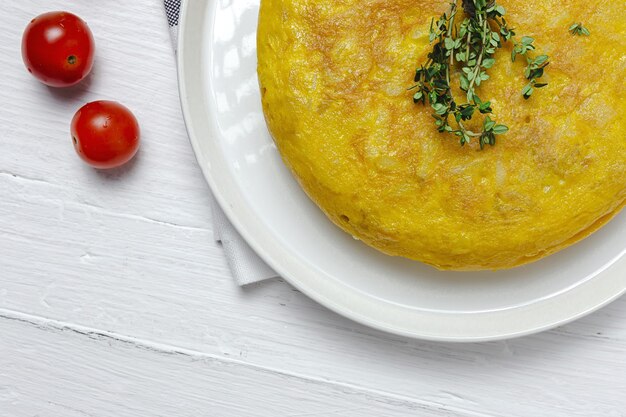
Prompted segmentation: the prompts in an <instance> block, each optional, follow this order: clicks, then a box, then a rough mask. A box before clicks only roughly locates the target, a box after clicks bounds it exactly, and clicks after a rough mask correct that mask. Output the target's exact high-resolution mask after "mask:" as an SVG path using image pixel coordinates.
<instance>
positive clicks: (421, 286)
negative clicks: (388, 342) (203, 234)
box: [178, 0, 626, 341]
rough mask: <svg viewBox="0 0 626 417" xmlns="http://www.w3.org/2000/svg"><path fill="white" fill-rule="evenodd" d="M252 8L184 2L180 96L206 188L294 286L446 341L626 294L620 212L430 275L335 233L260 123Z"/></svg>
mask: <svg viewBox="0 0 626 417" xmlns="http://www.w3.org/2000/svg"><path fill="white" fill-rule="evenodd" d="M257 16H258V0H212V1H207V0H186V1H185V2H184V7H183V11H182V15H181V26H180V41H179V62H178V66H179V75H180V93H181V99H182V106H183V112H184V116H185V120H186V123H187V128H188V130H189V135H190V137H191V143H192V145H193V148H194V150H195V152H196V155H197V158H198V162H199V163H200V165H201V167H202V170H203V172H204V174H205V176H206V179H207V181H208V182H209V184H210V186H211V188H212V190H213V192H214V194H215V197H216V198H217V199H218V201H219V203H220V204H221V206H222V207H223V209H224V211H225V212H226V214H227V216H228V217H229V219H230V220H231V221H232V223H233V224H234V225H235V227H236V228H237V230H238V231H239V232H240V233H241V235H242V236H243V237H244V238H245V239H246V240H247V242H248V243H249V244H250V245H251V246H252V248H253V249H254V250H255V251H256V252H257V253H258V254H259V255H260V256H261V257H262V258H263V259H264V260H265V261H266V262H267V263H268V264H269V265H271V266H272V267H273V268H274V269H275V270H276V271H277V272H278V273H279V274H280V275H282V276H283V277H284V278H285V279H287V280H288V281H289V282H290V283H292V284H293V285H294V286H296V287H297V288H299V289H300V290H301V291H303V292H304V293H306V294H307V295H309V296H310V297H311V298H313V299H315V300H317V301H318V302H319V303H321V304H323V305H325V306H327V307H328V308H330V309H332V310H334V311H336V312H338V313H340V314H342V315H344V316H347V317H349V318H351V319H354V320H356V321H358V322H360V323H363V324H366V325H368V326H372V327H375V328H378V329H382V330H385V331H388V332H392V333H396V334H401V335H405V336H410V337H416V338H422V339H431V340H446V341H479V340H493V339H503V338H509V337H514V336H521V335H525V334H529V333H534V332H538V331H541V330H545V329H549V328H552V327H554V326H557V325H560V324H564V323H566V322H569V321H571V320H574V319H576V318H579V317H581V316H583V315H585V314H588V313H590V312H591V311H594V310H596V309H598V308H600V307H601V306H603V305H605V304H607V303H609V302H610V301H612V300H614V299H616V298H617V297H619V296H620V295H621V294H623V293H624V292H625V291H626V256H624V255H625V254H626V213H622V214H621V215H620V216H618V217H617V218H616V219H614V220H613V221H612V222H611V223H610V224H609V225H608V226H606V227H604V228H603V229H602V230H601V231H599V232H598V233H596V234H595V235H593V236H592V237H590V238H588V239H586V240H585V241H583V242H582V243H579V244H577V245H575V246H573V247H571V248H569V249H567V250H565V251H562V252H560V253H558V254H556V255H553V256H551V257H549V258H547V259H544V260H542V261H539V262H537V263H534V264H532V265H529V266H526V267H522V268H518V269H514V270H511V271H504V272H479V273H452V272H447V273H446V272H438V271H435V270H434V269H432V268H431V267H428V266H426V265H423V264H421V263H419V262H414V261H409V260H405V259H400V258H393V257H389V256H386V255H383V254H381V253H379V252H377V251H375V250H374V249H371V248H369V247H367V246H366V245H364V244H363V243H361V242H359V241H356V240H354V239H352V238H351V237H350V236H348V235H347V234H345V233H344V232H343V231H341V230H339V229H338V228H337V227H336V226H334V225H333V224H332V223H331V222H330V221H329V220H327V219H326V217H324V215H323V214H322V212H321V211H320V210H319V209H318V208H317V207H316V206H315V205H314V204H313V203H312V202H311V201H310V200H309V199H308V198H307V197H306V195H305V194H304V192H303V191H302V190H301V189H300V187H299V186H298V184H297V183H296V181H295V180H294V179H293V177H292V176H291V174H290V172H289V171H288V170H287V168H286V167H285V166H284V165H283V163H282V161H281V158H280V156H279V154H278V152H277V150H276V148H275V147H274V144H273V142H272V139H271V137H270V135H269V133H268V131H267V127H266V125H265V121H264V118H263V113H262V110H261V104H260V96H259V89H258V82H257V75H256V27H257Z"/></svg>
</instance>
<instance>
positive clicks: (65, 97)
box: [42, 71, 94, 102]
mask: <svg viewBox="0 0 626 417" xmlns="http://www.w3.org/2000/svg"><path fill="white" fill-rule="evenodd" d="M93 73H94V72H93V71H91V72H90V73H89V75H87V76H86V77H85V78H84V79H83V80H82V81H81V82H79V83H78V84H76V85H73V86H71V87H50V86H47V85H45V84H42V85H44V86H45V87H46V88H47V89H48V91H49V92H50V95H51V96H52V98H54V99H55V100H58V101H63V102H71V101H73V100H81V101H82V97H83V96H84V95H85V94H87V93H88V92H89V87H90V86H91V84H92V82H93Z"/></svg>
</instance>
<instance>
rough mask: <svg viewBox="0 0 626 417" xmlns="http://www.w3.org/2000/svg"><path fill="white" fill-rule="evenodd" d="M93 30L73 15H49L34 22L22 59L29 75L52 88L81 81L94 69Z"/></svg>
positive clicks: (30, 27)
mask: <svg viewBox="0 0 626 417" xmlns="http://www.w3.org/2000/svg"><path fill="white" fill-rule="evenodd" d="M95 47H96V46H95V42H94V39H93V35H92V34H91V30H89V27H88V26H87V24H86V23H85V22H84V21H83V20H82V19H81V18H80V17H78V16H76V15H73V14H72V13H69V12H49V13H44V14H42V15H39V16H37V17H36V18H34V19H33V20H31V21H30V23H29V24H28V26H27V27H26V30H25V31H24V35H23V37H22V58H23V59H24V64H25V65H26V68H27V69H28V71H29V72H30V73H31V74H33V75H34V76H35V77H36V78H38V79H39V81H41V82H42V83H44V84H46V85H49V86H51V87H67V86H70V85H74V84H76V83H78V82H79V81H81V80H82V79H83V78H85V77H86V76H87V74H89V71H91V67H92V66H93V56H94V52H95Z"/></svg>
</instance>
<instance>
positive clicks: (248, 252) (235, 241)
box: [164, 0, 278, 286]
mask: <svg viewBox="0 0 626 417" xmlns="http://www.w3.org/2000/svg"><path fill="white" fill-rule="evenodd" d="M164 2H165V14H166V15H167V22H168V24H169V28H170V34H171V36H172V44H173V46H174V51H176V47H177V41H178V17H179V15H180V7H181V2H182V0H164ZM212 202H213V204H212V210H213V230H214V233H215V240H216V241H218V242H220V243H221V244H222V247H223V248H224V255H225V256H226V259H227V261H228V265H229V266H230V270H231V272H232V274H233V277H234V278H235V281H237V284H239V285H240V286H243V285H248V284H252V283H255V282H260V281H264V280H266V279H270V278H276V277H278V275H277V274H276V272H274V271H273V270H272V269H271V268H270V267H269V266H267V264H266V263H265V262H263V260H261V258H259V256H258V255H257V254H256V253H254V251H253V250H252V249H251V248H250V246H248V244H247V243H246V242H245V240H243V238H242V237H241V236H240V235H239V233H237V231H236V230H235V228H234V227H233V225H232V224H230V222H229V221H228V219H227V218H226V216H225V215H224V212H223V211H222V209H221V208H220V206H219V205H218V204H217V202H216V201H215V200H214V199H213V200H212Z"/></svg>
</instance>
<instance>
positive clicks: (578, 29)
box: [569, 23, 591, 36]
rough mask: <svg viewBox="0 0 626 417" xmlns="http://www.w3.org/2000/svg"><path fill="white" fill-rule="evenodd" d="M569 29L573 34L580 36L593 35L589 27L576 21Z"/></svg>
mask: <svg viewBox="0 0 626 417" xmlns="http://www.w3.org/2000/svg"><path fill="white" fill-rule="evenodd" d="M569 31H570V32H571V34H572V35H578V36H589V35H591V32H589V29H587V28H586V27H584V26H583V24H582V23H574V24H573V25H572V26H570V27H569Z"/></svg>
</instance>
